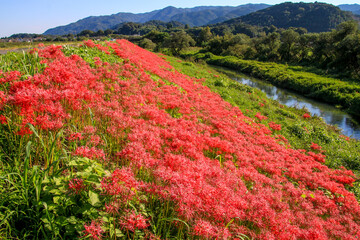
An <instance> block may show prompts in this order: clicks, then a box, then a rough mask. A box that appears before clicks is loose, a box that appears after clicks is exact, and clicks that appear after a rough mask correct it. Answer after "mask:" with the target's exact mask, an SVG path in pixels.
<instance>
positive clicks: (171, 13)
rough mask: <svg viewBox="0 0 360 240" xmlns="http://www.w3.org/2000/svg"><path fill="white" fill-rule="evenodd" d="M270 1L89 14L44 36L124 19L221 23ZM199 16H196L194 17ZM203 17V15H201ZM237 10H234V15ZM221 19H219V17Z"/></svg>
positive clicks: (96, 27) (109, 25) (93, 28)
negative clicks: (100, 14)
mask: <svg viewBox="0 0 360 240" xmlns="http://www.w3.org/2000/svg"><path fill="white" fill-rule="evenodd" d="M268 6H270V5H267V4H244V5H239V6H236V7H232V6H197V7H194V8H176V7H173V6H168V7H165V8H163V9H159V10H154V11H151V12H146V13H137V14H135V13H128V12H119V13H115V14H112V15H103V16H89V17H86V18H83V19H80V20H78V21H76V22H73V23H70V24H67V25H63V26H58V27H55V28H50V29H48V30H46V31H45V32H44V34H45V35H65V34H69V33H72V34H78V33H80V32H81V31H83V30H91V31H98V30H105V29H109V28H112V27H113V26H115V25H117V24H119V23H124V22H139V23H145V22H147V21H151V20H160V21H165V22H167V21H178V22H182V23H184V24H189V25H190V26H201V25H207V24H209V23H218V22H220V21H221V20H222V18H225V19H229V17H227V16H226V15H227V14H228V13H230V12H235V16H236V17H238V16H242V15H245V14H248V13H250V12H254V11H257V10H260V9H264V8H266V7H268ZM195 15H197V16H195ZM199 16H200V17H199ZM233 16H234V13H232V16H231V17H233ZM217 19H218V20H217Z"/></svg>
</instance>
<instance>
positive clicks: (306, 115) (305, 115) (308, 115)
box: [303, 113, 311, 119]
mask: <svg viewBox="0 0 360 240" xmlns="http://www.w3.org/2000/svg"><path fill="white" fill-rule="evenodd" d="M303 118H305V119H306V118H311V115H310V114H308V113H304V115H303Z"/></svg>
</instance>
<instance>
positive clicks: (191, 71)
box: [167, 57, 360, 196]
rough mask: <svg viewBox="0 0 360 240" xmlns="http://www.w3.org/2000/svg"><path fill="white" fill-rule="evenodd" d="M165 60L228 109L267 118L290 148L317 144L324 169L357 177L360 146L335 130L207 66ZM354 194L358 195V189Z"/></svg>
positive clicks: (175, 59) (307, 147) (302, 147)
mask: <svg viewBox="0 0 360 240" xmlns="http://www.w3.org/2000/svg"><path fill="white" fill-rule="evenodd" d="M167 59H168V60H170V62H171V64H172V65H173V66H175V68H176V69H179V70H180V71H182V72H183V73H184V74H186V75H189V76H193V77H197V78H204V79H206V81H205V84H206V86H208V87H209V88H210V89H211V90H212V91H214V92H217V93H219V94H220V96H221V97H222V98H223V99H225V100H226V101H228V102H230V103H231V104H232V105H234V106H237V107H239V108H240V109H241V110H242V111H243V113H244V114H245V115H247V116H249V117H251V118H255V115H256V114H257V113H258V112H260V113H261V114H262V115H264V116H267V117H268V119H267V120H265V121H264V122H266V123H268V122H275V123H277V124H281V126H282V129H281V130H280V131H278V133H279V134H281V135H283V136H284V137H285V138H286V139H287V140H288V141H289V143H290V145H291V146H292V147H294V148H297V149H307V150H310V145H311V143H312V142H313V143H316V144H319V145H321V146H322V149H323V150H325V152H324V154H325V155H326V156H327V160H326V164H327V165H328V166H330V167H332V168H338V167H339V166H345V167H346V168H348V169H351V170H353V171H354V172H356V173H357V174H358V176H360V149H359V147H360V142H359V141H356V140H349V141H344V139H348V138H347V137H344V136H342V135H341V134H339V133H340V131H339V130H338V129H337V128H336V127H334V126H330V125H327V124H326V123H325V122H324V121H323V120H322V119H321V118H319V117H316V116H315V117H312V118H304V114H306V113H307V111H306V109H296V108H289V107H287V106H284V105H282V104H279V103H278V102H277V101H274V100H271V99H269V98H267V97H266V95H265V93H263V92H262V91H260V90H258V89H254V88H251V87H249V86H246V85H243V84H240V83H238V82H236V81H234V80H231V79H229V78H228V77H227V76H226V75H224V74H219V73H218V72H216V70H214V69H213V68H211V66H208V65H204V64H196V63H193V62H187V61H179V60H178V59H177V58H174V57H167ZM209 62H210V63H213V62H212V61H209ZM227 67H229V66H227ZM359 186H360V185H359ZM358 191H359V193H360V189H359V190H358ZM359 196H360V195H359Z"/></svg>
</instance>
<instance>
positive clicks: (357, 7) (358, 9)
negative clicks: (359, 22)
mask: <svg viewBox="0 0 360 240" xmlns="http://www.w3.org/2000/svg"><path fill="white" fill-rule="evenodd" d="M338 7H339V8H340V9H341V10H343V11H349V12H352V13H353V14H356V15H360V4H341V5H338Z"/></svg>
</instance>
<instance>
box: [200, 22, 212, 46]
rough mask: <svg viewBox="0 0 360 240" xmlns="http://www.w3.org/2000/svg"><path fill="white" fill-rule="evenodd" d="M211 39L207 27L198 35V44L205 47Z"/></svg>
mask: <svg viewBox="0 0 360 240" xmlns="http://www.w3.org/2000/svg"><path fill="white" fill-rule="evenodd" d="M212 38H213V34H212V33H211V31H210V28H209V27H208V26H207V27H205V28H202V29H201V31H200V33H199V44H200V45H205V44H206V43H207V42H208V41H209V40H211V39H212Z"/></svg>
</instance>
